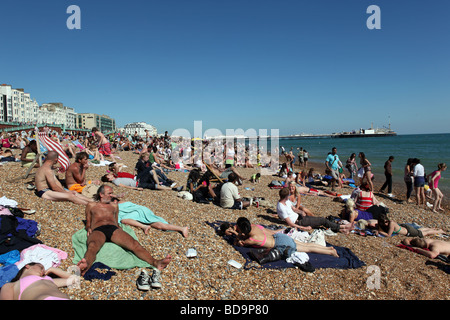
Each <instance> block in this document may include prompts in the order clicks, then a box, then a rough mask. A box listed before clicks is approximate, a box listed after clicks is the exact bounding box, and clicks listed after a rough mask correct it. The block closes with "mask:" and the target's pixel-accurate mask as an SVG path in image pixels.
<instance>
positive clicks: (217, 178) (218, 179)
mask: <svg viewBox="0 0 450 320" xmlns="http://www.w3.org/2000/svg"><path fill="white" fill-rule="evenodd" d="M203 164H204V165H205V166H206V168H207V169H208V170H209V172H211V173H212V174H213V175H214V177H215V178H213V179H210V180H209V181H211V182H217V181H218V182H220V183H223V180H222V179H221V178H220V177H219V176H217V174H216V173H215V172H214V171H213V170H211V167H210V166H209V165H208V164H207V163H206V162H205V161H203Z"/></svg>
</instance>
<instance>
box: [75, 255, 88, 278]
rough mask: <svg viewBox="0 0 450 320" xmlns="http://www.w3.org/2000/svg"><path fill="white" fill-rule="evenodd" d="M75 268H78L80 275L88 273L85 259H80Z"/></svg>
mask: <svg viewBox="0 0 450 320" xmlns="http://www.w3.org/2000/svg"><path fill="white" fill-rule="evenodd" d="M77 267H78V268H80V271H81V275H84V274H85V273H86V271H88V263H87V261H86V259H85V258H83V259H81V260H80V261H79V262H78V263H77Z"/></svg>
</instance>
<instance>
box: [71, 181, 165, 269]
mask: <svg viewBox="0 0 450 320" xmlns="http://www.w3.org/2000/svg"><path fill="white" fill-rule="evenodd" d="M113 196H114V195H113V189H112V188H111V187H110V186H106V185H102V186H101V187H100V188H99V189H98V191H97V195H96V198H97V202H94V203H89V204H88V205H87V206H86V231H87V237H88V238H87V248H88V249H87V251H86V253H85V255H84V258H83V259H81V260H80V261H79V262H78V264H77V265H78V267H79V268H80V270H81V275H84V274H85V272H86V271H87V270H89V268H90V267H91V265H92V264H93V263H94V261H95V258H96V256H97V253H98V251H99V250H100V249H101V248H102V246H103V245H104V244H105V243H106V242H112V243H115V244H117V245H118V246H120V247H122V248H124V249H126V250H130V251H132V252H133V253H134V254H135V255H136V256H137V257H138V258H139V259H141V260H144V261H146V262H148V263H149V264H151V265H152V266H154V267H155V268H156V269H158V270H160V271H161V270H163V269H164V268H165V267H167V265H168V264H169V263H170V261H171V260H172V257H171V256H170V255H167V256H166V257H165V258H164V259H160V260H156V259H155V258H153V257H152V256H151V254H150V253H149V252H148V251H147V250H146V249H145V248H144V247H142V246H141V244H140V243H139V242H138V241H136V240H135V239H134V238H133V237H132V236H130V235H129V234H128V233H126V232H125V231H123V230H122V229H121V228H120V227H119V223H118V214H119V207H118V205H117V203H115V202H113Z"/></svg>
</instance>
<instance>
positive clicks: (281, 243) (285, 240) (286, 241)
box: [273, 233, 297, 258]
mask: <svg viewBox="0 0 450 320" xmlns="http://www.w3.org/2000/svg"><path fill="white" fill-rule="evenodd" d="M273 238H274V239H275V245H274V248H276V249H278V250H280V252H281V254H283V255H285V256H286V257H287V258H288V257H290V256H291V255H292V254H293V253H294V252H296V251H297V245H296V244H295V241H294V239H292V238H291V237H289V236H288V235H287V234H284V233H275V234H274V235H273Z"/></svg>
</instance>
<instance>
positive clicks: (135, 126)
mask: <svg viewBox="0 0 450 320" xmlns="http://www.w3.org/2000/svg"><path fill="white" fill-rule="evenodd" d="M122 130H123V131H125V133H126V134H128V135H131V136H133V135H134V133H135V132H137V134H138V135H139V136H140V137H142V138H145V136H146V132H145V130H147V131H148V132H149V135H150V136H152V137H154V136H156V135H157V133H158V131H157V129H156V127H154V126H152V125H151V124H148V123H145V122H133V123H128V124H126V125H125V126H124V127H123V129H122Z"/></svg>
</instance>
